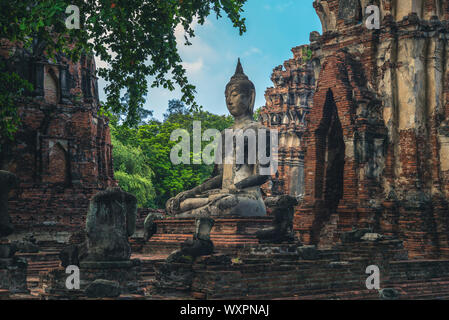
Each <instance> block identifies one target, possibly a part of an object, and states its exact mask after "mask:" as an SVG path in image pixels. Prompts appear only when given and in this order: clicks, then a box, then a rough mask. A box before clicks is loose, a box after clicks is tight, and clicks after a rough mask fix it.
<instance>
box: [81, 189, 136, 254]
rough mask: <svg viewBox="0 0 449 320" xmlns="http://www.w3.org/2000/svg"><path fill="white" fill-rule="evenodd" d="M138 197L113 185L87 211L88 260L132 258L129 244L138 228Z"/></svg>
mask: <svg viewBox="0 0 449 320" xmlns="http://www.w3.org/2000/svg"><path fill="white" fill-rule="evenodd" d="M136 214H137V200H136V197H134V196H133V195H132V194H129V193H126V192H124V191H122V190H121V189H120V188H109V189H107V190H106V191H102V192H99V193H97V194H96V195H95V196H94V197H93V198H92V200H91V203H90V206H89V212H88V214H87V221H86V231H87V248H88V255H87V258H86V260H87V261H124V260H129V258H130V256H131V248H130V246H129V243H128V237H130V236H131V235H132V234H133V233H134V232H135V228H136Z"/></svg>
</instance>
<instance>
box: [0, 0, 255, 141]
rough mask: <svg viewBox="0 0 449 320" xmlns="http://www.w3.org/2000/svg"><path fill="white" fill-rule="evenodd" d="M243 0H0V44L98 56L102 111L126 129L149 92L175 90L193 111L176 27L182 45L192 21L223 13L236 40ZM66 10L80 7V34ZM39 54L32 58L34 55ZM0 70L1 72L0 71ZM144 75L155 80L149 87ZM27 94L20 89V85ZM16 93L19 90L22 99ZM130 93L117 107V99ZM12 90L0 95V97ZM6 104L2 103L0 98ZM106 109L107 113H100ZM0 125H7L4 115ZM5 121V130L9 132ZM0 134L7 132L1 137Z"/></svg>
mask: <svg viewBox="0 0 449 320" xmlns="http://www.w3.org/2000/svg"><path fill="white" fill-rule="evenodd" d="M245 2H246V0H39V1H35V0H8V1H0V39H6V40H9V41H11V42H17V43H19V44H20V43H21V44H23V46H24V47H25V48H28V49H30V50H31V49H32V48H33V46H32V43H33V40H37V41H38V42H39V43H40V47H39V50H40V52H45V54H47V55H48V56H50V57H51V56H53V55H54V54H55V52H61V53H64V54H66V56H67V57H69V58H70V59H72V60H74V61H76V60H77V59H78V58H79V57H80V54H81V53H82V52H90V53H92V54H94V55H96V56H98V57H100V58H101V60H103V61H104V62H105V63H106V64H107V65H109V67H108V68H99V69H98V73H99V75H100V76H101V77H103V78H104V79H105V80H106V81H107V83H108V84H107V86H106V88H105V91H106V94H107V104H106V108H108V109H110V110H112V111H113V112H115V113H117V114H118V113H124V114H126V119H125V122H126V123H127V124H137V123H138V121H139V110H141V109H139V108H141V107H142V106H143V103H144V101H145V99H144V96H145V94H146V93H147V91H148V86H149V85H150V86H151V87H159V86H162V87H164V88H168V89H170V90H173V89H174V88H175V85H176V84H177V85H178V86H179V87H180V89H181V92H182V93H183V96H182V101H184V102H185V103H187V104H188V105H190V106H192V107H197V105H196V104H195V101H194V93H195V87H194V86H192V85H191V84H190V83H189V81H188V79H187V77H186V71H185V69H184V68H183V66H182V60H181V57H180V56H179V52H178V49H177V43H176V37H175V29H176V27H178V26H181V27H182V28H183V29H184V32H185V43H186V44H187V45H190V44H191V43H190V40H191V38H193V37H194V36H195V32H194V30H193V27H192V26H193V22H194V19H195V20H196V21H197V22H198V24H200V25H203V24H204V23H205V19H206V18H207V17H208V16H209V15H210V14H212V13H214V14H215V15H216V17H217V18H220V17H222V15H223V13H224V14H226V15H227V17H228V18H229V19H230V20H231V21H232V23H233V25H234V27H236V28H237V29H238V30H239V33H240V34H242V33H243V32H245V31H246V27H245V19H244V18H242V17H241V13H242V12H243V9H242V8H243V5H244V3H245ZM69 5H76V6H78V7H79V9H80V18H81V28H80V29H68V28H66V26H65V19H66V17H67V15H66V14H65V10H66V8H67V7H68V6H69ZM33 54H37V52H33ZM0 72H4V70H0ZM148 77H151V78H152V79H153V80H152V82H151V83H148V80H147V79H148ZM22 88H25V85H24V86H22ZM20 92H22V90H17V91H16V93H17V96H20ZM124 92H126V93H127V94H128V99H127V102H126V103H123V101H122V98H123V94H124ZM10 93H11V92H10V91H0V96H5V95H9V94H10ZM0 99H4V98H0ZM103 111H105V110H103ZM1 121H4V122H7V121H10V119H9V117H8V116H6V117H4V118H3V119H2V120H1ZM15 125H16V124H15V123H14V122H12V121H11V122H10V124H8V127H10V126H15ZM0 134H2V135H3V136H5V137H6V136H7V133H5V132H0Z"/></svg>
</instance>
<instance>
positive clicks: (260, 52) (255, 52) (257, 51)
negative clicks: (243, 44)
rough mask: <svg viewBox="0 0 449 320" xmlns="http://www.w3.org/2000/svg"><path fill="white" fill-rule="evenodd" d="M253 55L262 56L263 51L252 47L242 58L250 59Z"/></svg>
mask: <svg viewBox="0 0 449 320" xmlns="http://www.w3.org/2000/svg"><path fill="white" fill-rule="evenodd" d="M253 54H262V51H261V50H260V49H259V48H256V47H252V48H250V49H249V50H246V51H245V52H244V53H243V55H242V57H249V56H252V55H253Z"/></svg>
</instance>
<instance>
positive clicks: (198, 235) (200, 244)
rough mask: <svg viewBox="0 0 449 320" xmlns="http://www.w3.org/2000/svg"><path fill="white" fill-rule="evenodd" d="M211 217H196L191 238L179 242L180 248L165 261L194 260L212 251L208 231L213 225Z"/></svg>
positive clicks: (212, 245) (212, 247) (212, 246)
mask: <svg viewBox="0 0 449 320" xmlns="http://www.w3.org/2000/svg"><path fill="white" fill-rule="evenodd" d="M214 223H215V222H214V220H213V219H211V218H198V219H196V222H195V234H194V236H193V239H192V240H187V241H185V242H184V243H182V244H181V250H178V251H175V252H174V253H172V254H171V255H170V256H169V257H168V258H167V260H166V261H167V262H179V261H185V259H190V260H192V261H193V260H194V259H195V258H197V257H200V256H207V255H210V254H212V253H213V252H214V244H213V242H212V241H211V240H210V232H211V230H212V227H213V226H214Z"/></svg>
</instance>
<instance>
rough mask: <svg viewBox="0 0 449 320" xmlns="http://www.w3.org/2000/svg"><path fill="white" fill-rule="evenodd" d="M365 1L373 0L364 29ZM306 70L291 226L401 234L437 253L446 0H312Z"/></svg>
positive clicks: (416, 251) (447, 91)
mask: <svg viewBox="0 0 449 320" xmlns="http://www.w3.org/2000/svg"><path fill="white" fill-rule="evenodd" d="M368 5H377V6H378V7H379V8H380V29H378V30H369V29H368V28H367V27H366V25H365V19H366V17H367V16H368V15H370V14H365V9H366V7H367V6H368ZM314 7H315V9H316V11H317V13H318V15H319V17H320V19H321V22H322V27H323V34H322V35H321V36H320V35H319V34H318V33H317V32H313V33H312V34H311V37H310V41H311V44H310V48H311V50H312V61H311V64H312V66H313V68H314V74H315V76H316V79H317V82H316V86H315V93H314V97H313V108H311V109H310V113H309V114H308V115H307V117H306V122H307V130H306V132H305V134H304V136H303V138H302V140H303V141H304V144H305V147H306V152H305V157H304V159H305V160H304V176H305V182H304V183H305V184H304V190H305V195H304V199H303V201H302V203H301V205H300V206H299V207H298V208H297V210H296V216H295V225H294V228H295V231H296V233H297V235H298V236H299V237H300V239H301V241H303V242H304V243H313V244H318V245H320V246H321V247H326V246H330V245H332V244H335V243H336V242H338V241H339V238H340V235H341V233H342V232H345V231H350V230H351V229H352V228H370V229H372V230H373V231H376V232H380V233H383V234H387V235H391V236H395V237H398V238H399V239H401V240H404V242H405V247H406V249H407V250H408V251H409V254H410V257H412V258H413V257H414V258H438V257H447V256H448V254H449V242H448V232H449V221H448V218H447V217H448V198H449V45H448V39H449V2H447V1H438V0H419V1H418V0H400V1H399V0H382V1H363V0H362V1H360V0H327V1H326V0H317V1H315V2H314Z"/></svg>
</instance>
